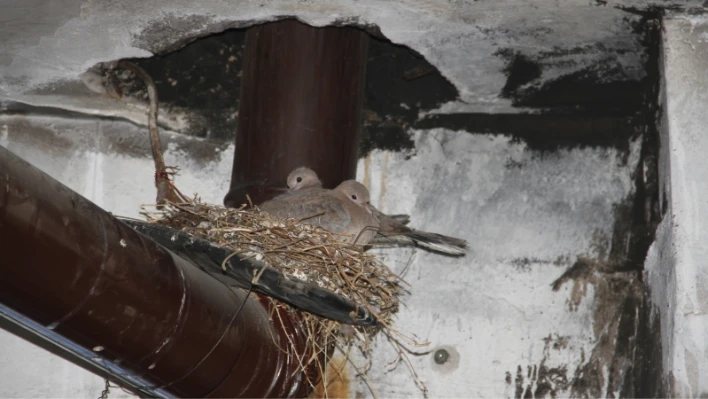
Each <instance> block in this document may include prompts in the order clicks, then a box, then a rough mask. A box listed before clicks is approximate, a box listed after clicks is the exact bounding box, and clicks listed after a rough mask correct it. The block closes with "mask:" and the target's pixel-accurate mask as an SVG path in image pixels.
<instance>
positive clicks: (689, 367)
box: [645, 16, 708, 397]
mask: <svg viewBox="0 0 708 399" xmlns="http://www.w3.org/2000/svg"><path fill="white" fill-rule="evenodd" d="M663 31H664V40H663V43H662V53H663V54H662V61H663V66H664V74H663V82H662V83H663V87H662V89H663V96H662V99H663V100H662V101H663V104H664V114H663V120H662V126H661V127H662V129H661V141H662V143H663V146H662V148H661V156H660V169H659V172H660V183H661V187H662V189H661V191H660V192H661V193H662V194H663V195H662V209H664V210H665V212H666V213H665V215H664V219H663V222H662V224H661V226H660V227H659V231H658V233H657V237H658V239H657V241H656V242H655V243H654V244H653V245H652V247H651V250H650V252H649V255H648V256H647V262H646V272H645V274H646V277H647V280H648V284H649V287H650V290H651V297H652V301H653V306H654V317H655V318H656V319H658V320H659V321H660V325H661V346H662V352H663V359H662V363H663V368H664V376H663V378H664V382H663V384H664V385H666V386H667V387H668V392H669V394H671V395H673V396H678V397H705V396H706V395H708V380H707V379H706V376H708V269H707V268H706V259H708V244H707V243H708V230H707V229H706V227H705V221H706V220H708V206H707V205H706V202H705V198H706V195H708V183H707V181H708V180H706V167H705V161H706V150H707V149H708V137H706V134H705V126H706V124H708V115H707V114H706V112H705V109H706V103H707V101H708V95H706V93H707V90H708V75H706V65H708V55H707V54H708V19H706V17H705V16H693V17H687V16H674V17H671V18H668V19H666V20H664V23H663Z"/></svg>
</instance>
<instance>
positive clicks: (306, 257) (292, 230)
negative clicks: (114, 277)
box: [145, 198, 406, 386]
mask: <svg viewBox="0 0 708 399" xmlns="http://www.w3.org/2000/svg"><path fill="white" fill-rule="evenodd" d="M145 214H146V215H147V216H148V219H149V220H152V221H154V222H156V223H160V224H164V225H167V226H170V227H172V228H175V229H178V230H181V231H184V232H187V233H189V234H192V235H194V236H197V237H200V238H203V239H206V240H209V241H211V242H213V243H215V244H217V245H219V246H222V247H224V248H227V249H230V250H232V251H234V252H233V253H234V254H238V255H239V256H242V257H244V256H245V257H246V258H248V257H253V258H255V259H257V260H259V261H262V262H263V263H264V264H265V265H266V266H268V267H273V268H276V269H278V270H280V271H281V272H282V273H283V274H285V275H286V276H288V277H289V278H292V279H300V280H303V281H309V282H311V283H315V284H317V285H318V286H320V287H322V288H325V289H328V290H330V291H333V292H336V293H338V294H340V295H343V296H345V297H347V298H348V299H349V300H351V301H352V302H354V303H355V304H356V305H358V306H363V307H366V308H367V309H369V311H370V312H372V313H373V314H374V315H375V316H376V317H377V319H378V320H379V322H380V326H379V327H354V326H349V325H347V326H342V325H341V324H340V323H339V322H336V321H332V320H328V319H324V318H321V317H318V316H315V315H312V314H309V313H302V314H301V317H302V320H303V324H304V326H305V328H306V330H307V332H308V347H309V350H308V352H309V353H308V358H306V359H297V360H298V361H299V362H300V365H301V367H302V369H303V371H304V370H306V369H308V368H309V367H310V366H314V367H316V368H317V370H318V374H320V375H322V373H323V371H324V367H325V366H324V363H325V362H326V359H327V357H328V356H329V354H330V353H329V352H331V349H332V348H333V347H334V346H335V345H340V347H342V346H347V345H350V344H353V345H354V346H356V347H357V348H358V349H359V350H360V351H361V352H362V353H363V354H364V355H365V356H367V355H369V354H370V352H371V344H370V343H371V339H372V338H373V337H374V336H375V335H376V334H377V333H379V332H380V331H381V330H382V329H383V330H385V333H386V335H391V336H400V333H399V332H397V331H395V330H394V329H393V328H392V316H393V315H394V314H395V313H396V312H397V311H398V307H399V297H400V296H401V294H402V293H403V291H404V289H403V285H404V284H406V283H405V282H404V281H403V280H402V279H401V278H400V277H399V276H398V275H396V274H394V273H393V272H392V271H391V270H390V269H389V268H388V267H387V266H386V265H384V264H383V263H382V262H381V261H379V260H378V258H377V257H376V256H375V255H373V254H369V253H366V252H364V250H363V248H362V247H361V246H358V245H355V244H347V243H342V242H341V241H338V239H337V236H336V235H335V234H332V233H330V232H328V231H326V230H324V229H322V228H320V227H315V226H311V225H307V224H304V223H299V221H298V220H294V219H290V220H285V221H284V220H279V219H276V218H273V217H272V216H270V215H269V214H267V213H265V212H261V211H259V210H258V209H257V208H248V209H247V208H245V207H241V208H238V209H237V208H224V207H222V206H214V205H208V204H205V203H202V202H201V201H200V200H199V199H197V198H195V199H194V200H190V201H189V202H188V203H182V204H172V203H171V204H169V205H168V206H167V207H165V208H164V209H163V210H162V211H161V212H159V213H151V212H145ZM271 300H272V301H274V302H277V301H276V300H274V299H271ZM277 303H278V306H284V305H283V304H282V303H280V302H277ZM273 308H275V307H273ZM291 310H292V309H291ZM279 317H280V316H279V312H274V314H273V315H272V318H273V320H274V321H275V322H282V320H281V321H279ZM290 344H291V345H292V343H290ZM288 352H289V353H293V351H291V350H289V351H288ZM367 357H368V356H367ZM310 383H311V384H312V385H313V386H314V384H315V383H316V381H310Z"/></svg>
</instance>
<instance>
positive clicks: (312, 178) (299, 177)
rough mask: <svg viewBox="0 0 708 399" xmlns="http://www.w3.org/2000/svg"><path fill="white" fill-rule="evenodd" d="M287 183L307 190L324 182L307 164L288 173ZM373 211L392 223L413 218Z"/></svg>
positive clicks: (376, 215)
mask: <svg viewBox="0 0 708 399" xmlns="http://www.w3.org/2000/svg"><path fill="white" fill-rule="evenodd" d="M287 183H288V190H290V191H297V190H307V189H310V188H319V189H321V188H322V182H321V181H320V178H319V177H318V176H317V173H315V171H314V170H312V169H310V168H307V167H305V166H300V167H299V168H295V169H294V170H293V171H292V172H290V174H289V175H288V180H287ZM367 191H368V190H367ZM372 211H373V214H374V217H376V218H377V219H379V220H380V221H383V222H384V223H390V221H389V219H393V221H395V222H397V223H400V224H403V225H406V224H408V222H410V219H411V218H410V216H408V215H385V214H383V213H381V212H380V211H379V210H377V209H376V208H373V209H372Z"/></svg>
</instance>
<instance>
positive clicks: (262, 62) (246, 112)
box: [224, 20, 369, 207]
mask: <svg viewBox="0 0 708 399" xmlns="http://www.w3.org/2000/svg"><path fill="white" fill-rule="evenodd" d="M368 43H369V42H368V35H367V34H366V33H365V32H364V31H362V30H359V29H356V28H350V27H345V28H336V27H328V28H314V27H311V26H308V25H305V24H303V23H301V22H298V21H296V20H285V21H280V22H275V23H268V24H263V25H258V26H255V27H252V28H250V29H249V30H248V32H247V34H246V45H245V50H244V56H243V76H242V78H241V99H240V103H239V111H238V118H239V120H238V131H237V132H236V150H235V156H234V166H233V171H232V176H231V188H230V191H229V193H228V194H227V195H226V197H225V198H224V204H225V205H226V206H232V207H238V206H239V205H241V204H243V203H246V194H248V195H249V196H250V197H251V199H252V200H253V202H254V203H256V204H259V203H261V202H263V201H265V200H268V199H270V198H272V197H273V196H274V195H275V194H277V191H276V190H275V189H274V185H284V184H285V179H286V178H287V175H288V173H290V171H291V170H292V169H294V168H296V167H298V166H308V167H310V168H312V169H314V170H315V171H316V172H317V173H318V174H319V176H320V179H321V180H322V182H323V183H324V185H325V187H333V186H336V185H337V184H339V183H340V182H341V181H342V180H346V179H353V178H354V177H355V176H356V164H357V156H358V151H359V136H360V135H359V129H360V125H361V110H362V105H363V102H364V83H365V79H366V61H367V49H368Z"/></svg>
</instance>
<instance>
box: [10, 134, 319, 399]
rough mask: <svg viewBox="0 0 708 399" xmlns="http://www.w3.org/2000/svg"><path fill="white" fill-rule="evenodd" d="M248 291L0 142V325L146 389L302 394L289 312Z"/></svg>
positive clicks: (146, 392)
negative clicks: (274, 317) (275, 315)
mask: <svg viewBox="0 0 708 399" xmlns="http://www.w3.org/2000/svg"><path fill="white" fill-rule="evenodd" d="M247 297H248V296H247V293H246V291H244V290H232V289H230V288H228V287H226V286H225V285H223V284H222V283H220V282H218V281H217V280H215V279H214V278H212V277H210V276H209V275H207V274H206V273H204V272H202V271H201V270H199V269H198V268H196V267H195V266H193V265H192V264H190V263H189V262H188V261H186V260H184V259H182V258H180V257H178V256H175V255H174V254H172V253H171V252H169V251H167V250H165V249H164V248H162V247H160V246H159V245H157V244H156V243H154V242H153V241H152V240H150V239H148V238H147V237H145V236H143V235H141V234H140V233H138V232H136V231H134V230H132V229H131V228H129V227H128V226H126V225H124V224H123V223H121V222H120V221H118V220H117V219H115V218H114V217H113V216H111V215H110V214H109V213H108V212H105V211H103V210H102V209H100V208H99V207H98V206H96V205H95V204H93V203H91V202H90V201H88V200H87V199H85V198H83V197H81V196H80V195H78V194H77V193H75V192H74V191H72V190H70V189H69V188H67V187H66V186H64V185H63V184H61V183H59V182H58V181H56V180H54V179H53V178H51V177H49V176H48V175H47V174H45V173H43V172H41V171H40V170H38V169H37V168H35V167H34V166H32V165H30V164H29V163H27V162H26V161H24V160H22V159H21V158H19V157H18V156H16V155H14V154H13V153H11V152H10V151H9V150H7V149H5V148H3V147H0V319H1V320H2V323H0V326H1V327H3V328H5V329H8V330H9V331H11V332H14V333H16V334H18V335H20V336H22V337H25V338H26V339H28V340H30V341H31V342H34V343H36V344H39V345H41V346H43V347H44V348H47V349H49V350H51V351H53V352H54V353H56V354H59V355H61V356H63V357H65V358H67V359H69V360H70V361H72V362H74V363H76V364H78V365H80V366H82V367H84V368H86V369H88V370H90V371H92V372H95V373H97V374H99V375H101V376H104V377H107V378H109V379H111V380H113V381H116V382H118V383H120V384H121V385H123V386H125V387H126V388H128V389H130V390H132V391H135V392H136V393H138V394H140V395H143V396H177V397H286V396H304V395H306V394H307V392H308V386H307V384H306V383H305V379H304V374H303V373H301V372H296V371H297V370H298V367H299V365H298V364H296V356H293V354H288V353H285V351H284V350H281V348H280V347H279V345H278V344H277V343H279V344H280V346H283V348H285V347H286V345H284V343H285V342H288V337H286V335H285V334H288V335H289V336H290V339H293V340H294V342H295V343H296V347H297V349H298V350H299V351H304V350H305V349H304V348H305V344H304V342H305V333H304V330H303V328H302V325H301V323H300V322H299V319H298V316H297V315H295V314H288V313H286V312H281V316H282V319H283V320H284V321H285V323H284V327H283V326H281V325H280V324H275V323H273V322H272V321H270V320H269V317H268V312H269V309H268V308H267V305H265V302H260V301H259V300H257V299H256V296H255V295H251V296H250V297H248V298H249V300H246V298H247ZM37 378H41V376H39V375H38V376H37Z"/></svg>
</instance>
